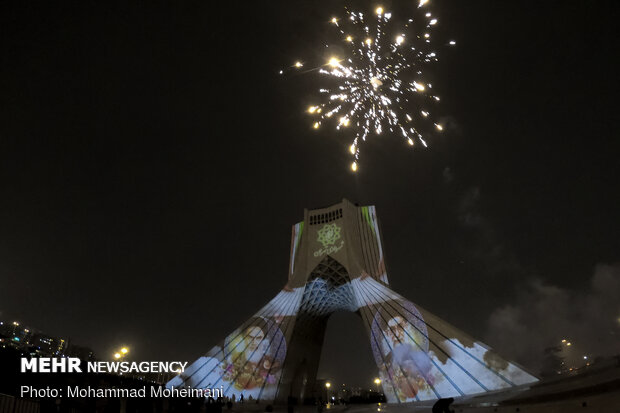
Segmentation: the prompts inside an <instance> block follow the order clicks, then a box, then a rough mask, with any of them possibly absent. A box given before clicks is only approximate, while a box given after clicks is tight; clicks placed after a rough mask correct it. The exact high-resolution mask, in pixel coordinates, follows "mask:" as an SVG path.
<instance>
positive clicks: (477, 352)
mask: <svg viewBox="0 0 620 413" xmlns="http://www.w3.org/2000/svg"><path fill="white" fill-rule="evenodd" d="M337 310H345V311H351V312H355V313H357V314H358V315H359V316H360V318H361V320H362V322H363V324H364V326H365V328H366V332H367V333H368V338H369V340H370V344H371V348H372V353H373V356H374V359H375V362H376V364H377V368H378V372H379V377H380V378H381V385H382V387H383V392H384V394H385V396H386V398H387V400H388V402H390V403H403V402H411V401H420V400H432V399H438V398H445V397H460V396H465V395H472V394H477V393H484V392H488V391H496V390H500V389H507V388H510V387H514V386H518V385H522V384H527V383H531V382H535V381H537V379H536V378H535V377H534V376H532V375H530V374H529V373H527V372H526V371H524V370H523V369H522V368H520V367H518V366H517V365H515V364H513V363H510V362H508V361H506V360H504V359H503V358H501V357H499V356H498V355H497V354H496V353H494V352H493V351H492V350H491V349H490V348H489V347H488V346H486V345H485V344H483V343H481V342H479V341H476V340H475V339H473V338H471V337H469V336H468V335H466V334H465V333H463V332H461V331H459V330H457V329H456V328H454V327H452V326H451V325H449V324H448V323H446V322H445V321H443V320H441V319H440V318H438V317H436V316H434V315H433V314H431V313H429V312H428V311H426V310H424V309H422V308H420V307H419V306H417V305H415V304H413V303H412V302H410V301H408V300H406V299H405V298H404V297H402V296H400V295H399V294H398V293H396V292H394V291H393V290H392V289H391V288H390V286H389V281H388V276H387V272H386V269H385V257H384V252H383V247H382V242H381V233H380V229H379V223H378V220H377V215H376V211H375V207H374V206H361V207H360V206H356V205H354V204H352V203H351V202H349V201H347V200H343V201H342V202H341V203H339V204H336V205H332V206H330V207H327V208H321V209H315V210H307V209H306V210H305V211H304V220H303V221H302V222H300V223H298V224H295V225H294V226H293V230H292V236H291V254H290V262H289V268H288V280H287V282H286V285H285V286H284V288H283V289H282V290H281V291H280V292H279V293H278V294H277V295H276V296H275V297H274V298H273V299H272V300H271V301H269V302H268V303H267V305H265V306H264V307H263V308H261V309H260V310H259V311H258V312H257V313H256V314H255V315H254V316H253V317H251V318H250V319H249V320H247V321H246V322H245V323H243V324H242V325H241V326H240V327H238V328H237V329H236V330H235V331H233V332H232V333H231V334H230V335H228V336H227V337H226V338H225V339H224V340H223V341H222V342H220V343H219V344H218V345H217V346H215V347H213V348H212V349H211V350H210V351H209V352H208V353H206V354H205V355H204V356H203V357H200V358H199V359H198V360H196V361H195V362H194V363H193V364H191V365H190V366H189V367H188V368H187V369H186V370H185V372H184V373H182V374H181V375H179V376H177V377H175V378H174V379H172V380H171V381H170V382H169V383H168V384H167V385H168V386H169V387H170V386H174V387H181V386H189V387H193V388H221V387H223V389H224V394H225V395H226V396H229V397H232V396H233V395H235V396H236V397H237V398H238V397H240V396H241V395H242V394H243V395H244V398H245V399H249V398H252V399H260V400H264V401H269V402H273V401H275V402H277V403H285V402H287V400H290V398H291V397H292V398H294V400H297V401H303V400H304V399H306V398H308V397H311V396H312V390H313V388H314V383H315V380H316V374H317V370H318V366H319V360H320V355H321V348H322V345H323V338H324V334H325V327H326V325H327V320H328V318H329V316H330V315H331V314H332V313H333V312H334V311H337Z"/></svg>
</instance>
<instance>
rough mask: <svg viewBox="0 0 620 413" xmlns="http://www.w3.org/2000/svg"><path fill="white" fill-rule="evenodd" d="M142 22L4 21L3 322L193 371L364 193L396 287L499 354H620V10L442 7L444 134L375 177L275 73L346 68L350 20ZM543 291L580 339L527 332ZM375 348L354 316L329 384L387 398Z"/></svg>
mask: <svg viewBox="0 0 620 413" xmlns="http://www.w3.org/2000/svg"><path fill="white" fill-rule="evenodd" d="M124 3H127V4H122V5H117V4H109V2H101V1H100V2H93V1H74V2H41V4H38V5H34V4H32V3H30V2H18V1H15V2H3V3H2V5H0V59H1V60H0V90H1V93H0V102H1V106H0V319H3V320H13V319H16V320H19V321H21V322H22V323H24V324H26V325H29V326H30V327H32V328H36V329H39V330H43V331H45V332H47V333H50V334H54V335H62V336H65V337H70V339H71V340H72V341H73V342H75V343H77V344H82V345H87V346H91V347H92V348H94V349H95V351H96V352H97V354H98V355H99V356H100V357H102V358H105V357H108V356H109V355H110V353H111V351H112V350H113V349H114V348H117V347H118V346H120V345H121V344H125V345H128V346H130V347H131V349H132V357H134V359H136V360H159V359H162V360H166V359H169V360H187V361H193V360H195V359H196V358H197V357H198V356H200V355H202V354H203V353H204V352H206V351H207V350H209V349H210V348H211V347H212V346H213V345H215V344H217V342H219V341H220V340H221V339H223V338H224V337H225V336H226V335H227V334H228V333H230V332H231V331H232V330H233V329H234V328H236V327H237V326H238V325H239V324H240V323H241V322H243V321H245V320H246V319H247V318H248V317H249V316H251V315H252V314H254V312H255V311H257V310H258V309H259V307H261V306H262V305H263V304H265V303H266V302H267V301H268V300H269V299H271V298H272V297H273V296H274V295H275V294H276V293H277V291H278V290H279V289H280V288H281V287H282V286H283V285H284V284H285V282H286V277H287V265H288V260H289V256H288V255H289V242H290V231H291V225H293V224H294V223H296V222H298V221H300V220H301V219H302V217H303V209H304V208H306V207H307V208H316V207H322V206H326V205H329V204H333V203H336V202H339V201H340V200H341V199H342V198H347V199H349V200H351V201H353V202H358V203H360V204H364V205H367V204H374V205H376V206H377V212H378V215H379V219H380V221H381V224H382V230H383V238H384V242H385V250H386V256H387V268H388V274H389V278H390V282H391V285H392V287H393V289H395V290H396V291H398V292H399V293H400V294H402V295H403V296H405V297H407V298H408V299H410V300H412V301H413V302H414V303H416V304H419V305H420V306H422V307H424V308H425V309H427V310H429V311H431V312H433V313H435V314H437V315H439V316H441V317H442V318H444V319H445V320H447V321H448V322H450V323H451V324H453V325H455V326H457V327H458V328H460V329H462V330H464V331H466V332H468V333H470V334H471V335H473V336H474V337H477V338H480V339H484V340H485V341H486V342H487V343H489V344H491V345H494V346H495V347H496V349H497V350H498V352H499V353H500V354H506V355H507V356H510V357H516V358H517V361H520V362H523V363H525V364H526V365H528V364H527V363H528V360H527V357H526V356H527V355H528V354H529V355H531V354H538V353H542V349H543V348H544V346H545V345H550V344H552V343H553V340H556V339H559V337H560V336H564V335H569V336H570V335H571V334H572V335H573V336H574V337H575V338H574V340H575V341H576V344H578V345H579V346H581V348H583V349H584V351H586V350H588V351H594V350H593V349H590V348H589V347H588V346H590V345H592V346H594V344H593V343H595V342H603V343H604V342H609V343H612V344H613V343H615V344H617V343H618V341H619V340H618V337H620V330H619V328H618V326H619V325H620V320H619V319H618V318H617V317H620V308H618V304H617V303H616V304H613V303H614V300H617V298H618V296H615V293H616V292H617V293H618V294H620V287H619V285H620V267H619V266H618V265H617V263H619V262H620V248H619V246H620V231H619V229H618V228H619V224H620V208H619V205H620V185H619V183H620V179H619V178H620V172H619V171H620V167H619V166H618V163H619V155H620V142H619V139H618V132H617V129H618V122H619V120H620V119H619V116H618V103H617V101H618V98H617V96H618V92H619V90H618V89H619V88H618V83H619V82H618V71H619V69H620V68H619V67H618V64H617V53H618V43H617V39H618V38H619V37H618V24H617V21H618V19H619V18H620V13H619V11H620V3H618V2H616V1H611V0H610V1H602V0H601V1H589V2H588V1H583V0H581V1H574V0H562V1H560V0H556V1H545V2H523V1H508V0H506V1H498V0H484V1H483V0H474V1H460V0H459V1H457V0H453V1H448V0H431V5H430V10H431V11H433V13H434V15H436V16H438V18H439V24H438V27H437V32H438V33H439V34H440V35H442V36H445V37H446V38H448V39H454V40H456V41H457V45H456V47H454V48H449V49H445V50H439V51H440V53H441V54H440V56H439V57H440V61H439V63H438V64H436V65H435V66H434V68H433V71H432V77H433V86H434V88H435V90H437V91H438V92H439V95H440V96H441V97H442V102H441V105H439V107H438V112H439V115H440V119H441V120H442V122H443V123H444V124H445V125H446V130H445V131H444V133H443V134H441V135H433V136H432V137H431V138H429V139H428V142H429V148H428V149H424V148H422V146H416V148H414V149H413V150H410V149H409V148H408V147H406V145H403V142H402V139H401V138H400V137H399V136H390V134H383V135H382V136H380V137H378V138H377V139H373V140H372V142H369V143H368V144H367V145H366V146H365V147H364V148H363V149H362V151H363V152H362V159H361V162H360V170H359V171H358V173H357V174H354V173H352V172H351V171H350V170H349V164H350V155H349V154H348V152H347V149H348V144H349V141H350V139H351V135H350V134H347V133H345V132H336V131H335V130H333V129H331V128H323V129H321V130H320V131H318V132H317V131H314V130H313V129H312V128H311V119H310V118H309V117H308V116H307V114H306V113H304V109H305V108H306V107H307V106H308V104H310V103H312V102H313V99H314V101H316V97H317V96H318V93H317V90H318V87H319V83H318V80H319V79H318V78H317V77H316V76H304V75H297V74H294V75H291V76H280V75H278V71H279V70H280V69H282V68H285V67H287V66H289V65H291V64H293V62H294V61H295V60H298V59H302V60H304V59H309V60H311V59H314V60H318V61H320V60H323V59H324V58H325V51H324V49H323V48H322V46H321V42H320V40H321V39H322V38H323V36H325V32H326V31H327V30H328V29H329V24H328V20H329V19H330V18H331V17H332V15H334V14H338V13H340V12H341V10H342V5H343V4H344V3H343V2H339V1H329V2H327V1H323V2H318V1H290V0H288V1H268V2H267V1H252V2H209V1H200V2H183V3H179V2H167V3H163V2H156V3H155V4H152V2H146V3H144V2H131V3H130V2H124ZM391 3H393V4H391ZM356 4H358V5H359V7H360V8H364V7H366V6H367V7H369V8H370V7H373V6H376V5H378V3H370V2H358V3H356ZM381 4H382V5H383V7H384V8H385V9H390V8H391V7H393V8H394V9H398V10H403V9H406V8H407V7H413V6H414V4H415V2H413V1H409V2H396V1H392V2H390V1H386V2H383V3H381ZM369 10H372V9H371V8H370V9H369ZM349 133H350V132H349ZM601 274H602V275H601ZM597 280H598V281H597ZM601 280H602V281H601ZM548 293H551V294H552V295H553V294H556V293H557V294H559V295H557V294H556V295H555V297H558V296H561V297H565V298H566V297H567V300H568V302H570V303H572V304H566V302H564V305H565V306H566V309H565V311H564V312H561V311H560V312H559V313H558V312H556V310H557V309H558V307H553V308H552V309H551V312H553V313H554V316H555V317H560V318H562V317H564V321H566V323H565V324H562V323H559V324H558V323H556V322H554V321H553V320H547V319H546V318H545V316H546V314H548V313H547V312H546V311H543V312H542V313H531V311H534V310H532V308H538V307H536V305H529V304H530V303H534V304H540V305H542V306H543V307H544V305H545V303H546V304H548V303H549V302H550V301H549V300H547V299H546V298H545V297H547V298H548V295H545V294H548ZM597 294H599V295H600V294H602V295H604V297H601V296H599V295H597ZM605 294H607V295H605ZM610 294H611V296H610ZM606 299H611V303H612V304H609V305H608V304H606V303H607V301H605V300H606ZM589 302H596V303H603V304H602V306H603V307H604V308H603V309H600V310H596V311H595V312H594V313H593V314H592V315H593V316H596V318H597V319H601V320H604V321H601V322H602V323H607V324H604V326H603V327H601V328H599V329H597V332H598V333H599V334H600V335H597V336H593V335H591V334H589V333H588V334H587V333H586V330H584V329H583V328H581V327H580V328H578V327H576V326H575V325H576V324H575V323H579V324H580V325H582V324H583V325H586V324H588V325H590V324H591V323H589V320H588V319H587V317H588V315H587V311H590V310H591V309H590V310H586V306H587V303H589ZM524 305H527V306H528V308H523V306H524ZM580 305H583V306H584V307H583V308H581V307H579V306H580ZM541 308H542V307H541ZM588 308H590V307H588ZM582 310H583V311H582ZM527 311H530V313H527ZM541 311H542V310H541ZM526 314H531V317H527V316H526ZM558 314H559V315H558ZM575 314H577V317H582V319H581V318H580V319H579V320H577V321H575V319H574V318H573V317H575ZM511 316H512V318H511ZM502 317H504V318H502ZM506 317H507V318H506ZM519 317H520V318H519ZM568 318H570V319H568ZM516 319H519V320H518V322H519V323H520V324H519V326H517V327H519V328H516V327H515V326H514V325H512V324H511V325H509V324H510V323H511V322H515V323H516V321H515V320H516ZM566 319H568V320H566ZM502 320H504V321H502ZM507 320H508V321H507ZM350 322H353V323H350ZM545 323H547V324H545ZM614 323H615V324H614ZM558 325H562V326H563V327H561V328H560V327H558ZM573 326H575V331H569V330H571V329H572V328H573ZM504 327H506V328H508V327H515V328H508V330H502V329H503V328H504ZM558 329H559V330H558ZM506 331H509V332H513V333H514V332H517V333H514V334H515V335H517V337H514V338H513V337H512V336H511V339H510V340H509V341H510V342H512V343H515V342H516V343H519V344H518V346H519V347H520V348H521V349H522V350H523V349H524V350H526V351H521V352H519V351H517V350H515V349H514V348H510V343H508V341H507V340H506V334H508V333H506V334H504V333H505V332H506ZM365 334H366V333H365V332H364V330H363V326H362V323H359V322H357V320H356V316H355V315H353V314H337V315H336V316H335V317H334V319H333V321H332V322H331V323H330V324H329V326H328V336H327V338H326V350H325V352H324V362H323V365H322V367H321V371H320V375H321V376H322V377H327V378H332V379H336V380H340V379H342V380H343V381H344V380H346V381H347V382H348V383H352V384H365V383H370V381H367V380H370V378H372V377H374V375H375V374H376V373H375V372H374V368H373V361H372V356H371V353H370V345H369V343H368V340H367V339H366V337H365ZM541 335H544V337H543V338H542V339H541ZM573 336H571V337H573ZM353 339H355V340H353ZM345 340H347V341H345ZM348 340H351V342H349V341H348ZM588 340H589V341H588ZM606 340H607V341H606ZM353 342H355V343H356V344H353V345H352V344H351V343H353ZM596 351H599V352H600V353H601V354H602V353H604V352H605V351H606V349H605V348H601V349H597V350H596ZM529 361H530V362H532V360H529ZM529 366H532V364H529ZM531 368H533V370H534V371H536V366H533V367H531Z"/></svg>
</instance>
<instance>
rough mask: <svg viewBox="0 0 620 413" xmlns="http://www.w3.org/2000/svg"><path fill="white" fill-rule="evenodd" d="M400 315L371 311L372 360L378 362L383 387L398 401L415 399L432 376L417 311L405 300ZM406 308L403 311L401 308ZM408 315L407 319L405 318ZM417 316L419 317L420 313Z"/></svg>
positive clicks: (429, 383) (421, 322) (432, 380)
mask: <svg viewBox="0 0 620 413" xmlns="http://www.w3.org/2000/svg"><path fill="white" fill-rule="evenodd" d="M400 305H401V306H402V307H401V308H403V314H402V315H396V316H390V315H389V314H387V312H384V311H377V312H376V313H375V317H374V322H373V328H372V334H373V335H374V336H375V340H374V341H375V342H376V343H380V344H379V345H378V346H376V345H373V352H374V353H375V359H376V360H378V361H381V362H379V363H378V365H379V368H380V375H381V376H382V377H381V378H382V380H383V384H384V386H385V387H386V388H387V389H389V391H388V392H389V393H392V394H394V395H395V396H396V397H397V399H398V400H399V401H401V402H404V401H412V400H416V396H417V395H418V394H419V393H420V392H421V391H424V392H426V391H427V390H428V389H429V385H432V384H433V382H434V378H433V377H432V375H431V374H430V372H431V361H430V358H429V355H428V340H427V339H426V336H425V334H426V330H425V329H424V328H423V327H424V323H423V321H421V318H419V319H418V318H416V317H414V316H412V314H416V315H417V314H419V313H417V310H416V309H415V307H414V306H413V305H411V304H409V303H404V302H403V303H400ZM405 309H406V310H405ZM406 315H409V316H410V317H409V319H408V318H406ZM420 317H421V316H420Z"/></svg>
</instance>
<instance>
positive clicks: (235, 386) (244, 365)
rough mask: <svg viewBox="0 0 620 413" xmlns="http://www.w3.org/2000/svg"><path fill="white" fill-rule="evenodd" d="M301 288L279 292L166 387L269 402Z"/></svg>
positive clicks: (279, 373) (275, 383)
mask: <svg viewBox="0 0 620 413" xmlns="http://www.w3.org/2000/svg"><path fill="white" fill-rule="evenodd" d="M302 293H303V289H299V288H298V289H294V290H282V291H281V292H280V293H279V294H278V295H277V296H276V297H275V298H274V299H273V300H271V301H270V302H269V304H267V305H266V306H265V307H263V309H262V310H261V311H259V312H258V313H257V314H256V315H255V316H254V317H252V318H251V319H249V320H248V321H246V322H245V323H244V324H243V325H242V326H241V327H239V328H238V329H236V330H235V331H234V332H233V333H232V334H230V335H228V337H226V338H225V339H224V341H223V342H222V343H220V345H218V346H215V347H214V348H212V349H211V350H210V351H209V352H208V353H207V354H206V355H205V356H204V357H201V358H199V359H198V360H197V361H195V362H194V363H193V364H191V365H190V366H189V367H188V368H187V369H186V370H185V372H184V373H182V374H181V375H179V376H177V377H175V378H174V379H172V380H171V381H170V382H168V384H167V386H168V387H171V386H174V387H182V386H185V387H192V388H202V389H206V388H220V386H223V389H224V395H225V396H227V397H233V395H234V396H236V397H240V396H241V394H243V395H244V397H246V398H249V397H251V398H253V399H265V400H270V399H273V398H274V397H275V392H276V389H277V385H278V382H279V379H280V375H281V374H282V366H283V364H284V361H285V359H286V353H287V345H286V343H287V339H289V338H290V335H291V333H292V330H293V325H294V321H295V317H294V315H295V314H297V310H298V308H299V304H300V301H301V297H302Z"/></svg>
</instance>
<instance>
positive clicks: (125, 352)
mask: <svg viewBox="0 0 620 413" xmlns="http://www.w3.org/2000/svg"><path fill="white" fill-rule="evenodd" d="M128 354H129V347H121V348H120V349H119V350H118V351H115V352H114V358H115V359H116V360H121V359H123V358H124V357H126V356H127V355H128Z"/></svg>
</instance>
